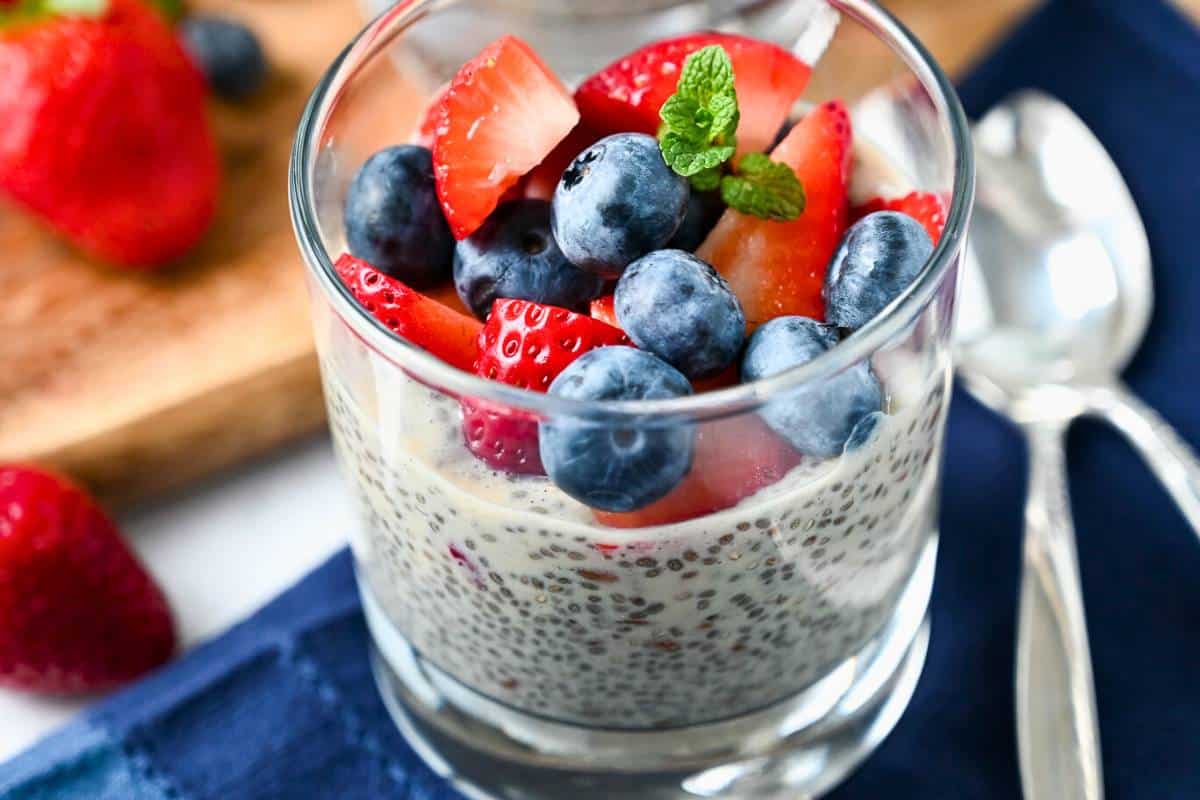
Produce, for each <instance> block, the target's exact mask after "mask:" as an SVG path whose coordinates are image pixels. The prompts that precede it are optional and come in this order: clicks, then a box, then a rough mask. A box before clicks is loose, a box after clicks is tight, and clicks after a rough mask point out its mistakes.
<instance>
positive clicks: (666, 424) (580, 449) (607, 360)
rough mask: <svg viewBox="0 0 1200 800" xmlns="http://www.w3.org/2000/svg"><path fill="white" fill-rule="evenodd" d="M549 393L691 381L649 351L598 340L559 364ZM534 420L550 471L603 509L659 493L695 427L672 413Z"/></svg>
mask: <svg viewBox="0 0 1200 800" xmlns="http://www.w3.org/2000/svg"><path fill="white" fill-rule="evenodd" d="M550 393H551V394H554V395H558V396H560V397H566V398H571V399H575V400H592V401H604V402H616V401H621V400H653V399H667V398H673V397H682V396H684V395H689V394H691V393H692V387H691V384H690V383H688V380H687V378H685V377H684V376H683V374H682V373H680V372H679V371H678V370H676V369H675V368H674V367H672V366H671V365H670V364H668V363H666V362H665V361H663V360H661V359H660V358H658V357H657V356H655V355H652V354H651V353H647V352H645V351H643V350H636V349H634V348H632V347H604V348H601V349H599V350H593V351H592V352H590V353H586V354H585V355H583V356H582V357H580V358H579V359H578V360H577V361H575V362H574V363H572V364H571V365H570V366H569V367H567V368H566V369H565V370H563V371H562V373H561V374H559V376H558V377H557V378H555V379H554V382H553V383H552V384H551V386H550ZM538 427H539V434H540V437H541V443H540V450H541V455H542V463H543V464H545V466H546V472H547V474H549V476H550V479H551V480H552V481H554V483H555V485H556V486H558V488H560V489H562V490H563V491H564V492H566V493H567V494H569V495H571V496H572V497H574V498H575V499H577V500H579V501H581V502H583V503H586V504H587V505H589V506H591V507H593V508H597V509H601V510H604V511H633V510H635V509H638V508H641V507H643V506H646V505H649V504H650V503H653V502H654V501H656V500H659V499H661V498H662V497H664V496H665V495H666V494H667V493H668V492H670V491H671V490H672V489H673V488H675V486H677V485H678V484H679V482H680V481H681V480H682V479H683V477H684V475H686V474H687V471H688V469H689V467H690V466H691V463H692V449H693V445H694V438H695V428H694V426H693V425H692V424H690V423H687V422H682V421H680V420H673V419H663V418H650V417H647V418H633V419H629V420H627V421H626V420H621V421H619V422H618V421H616V420H604V419H582V418H573V417H555V418H551V419H548V420H546V421H544V422H542V423H541V424H540V425H539V426H538Z"/></svg>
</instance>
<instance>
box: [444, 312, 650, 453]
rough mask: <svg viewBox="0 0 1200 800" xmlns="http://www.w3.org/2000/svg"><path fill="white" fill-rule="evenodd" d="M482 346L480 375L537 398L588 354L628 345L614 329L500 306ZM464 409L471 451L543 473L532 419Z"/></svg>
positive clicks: (578, 317)
mask: <svg viewBox="0 0 1200 800" xmlns="http://www.w3.org/2000/svg"><path fill="white" fill-rule="evenodd" d="M478 340H479V341H478V353H479V357H478V359H477V361H476V364H475V373H476V374H477V375H482V376H483V377H485V378H488V379H490V380H494V381H500V382H501V383H507V384H508V385H510V386H519V387H521V388H523V389H532V390H533V391H535V392H544V391H546V390H547V389H549V388H550V382H551V381H553V380H554V378H555V377H557V376H558V373H560V372H562V371H563V370H564V369H566V367H567V365H568V364H570V363H571V362H572V361H574V360H575V359H577V358H579V357H580V356H581V355H583V354H584V353H586V352H587V351H589V350H593V349H595V348H597V347H604V346H606V345H614V344H626V345H627V344H629V339H628V337H626V336H625V334H624V333H623V332H621V331H620V330H618V329H616V328H614V327H612V326H611V325H606V324H605V323H603V322H600V321H599V320H594V319H592V318H591V317H587V316H584V315H583V314H576V313H574V312H572V311H568V310H566V309H565V308H557V307H555V306H546V305H542V304H540V303H533V302H530V301H527V300H497V301H496V302H495V304H494V305H493V306H492V313H491V316H489V317H488V321H487V323H486V324H485V325H484V326H483V329H482V330H481V331H480V332H479V337H478ZM462 409H463V435H464V438H465V439H466V443H467V449H468V450H470V451H471V452H472V453H473V454H474V455H475V456H476V457H477V458H479V459H481V460H483V461H485V462H487V463H488V464H490V465H491V466H493V467H495V468H497V469H502V470H505V471H508V472H516V473H520V474H526V475H531V474H533V475H540V474H542V473H543V472H544V469H543V467H542V459H541V456H540V455H539V453H538V440H537V420H536V419H535V418H534V417H533V416H531V415H529V414H526V413H524V412H521V411H517V410H515V409H510V408H505V407H504V406H499V405H496V404H494V403H490V402H485V401H482V400H475V399H471V400H466V399H464V400H463V402H462Z"/></svg>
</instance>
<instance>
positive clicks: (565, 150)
mask: <svg viewBox="0 0 1200 800" xmlns="http://www.w3.org/2000/svg"><path fill="white" fill-rule="evenodd" d="M602 138H604V137H603V134H600V133H597V132H596V131H593V130H592V129H591V128H588V127H587V126H586V125H584V124H583V123H582V122H581V123H579V124H578V125H576V126H575V127H574V128H573V129H572V130H571V132H570V133H569V134H567V138H565V139H563V140H562V141H561V142H559V143H558V146H557V147H555V148H554V150H553V151H551V153H550V155H548V156H546V159H545V160H544V161H542V163H540V164H538V165H537V166H536V167H534V168H533V171H532V172H530V173H529V175H528V176H526V179H525V196H526V197H534V198H537V199H539V200H550V199H551V198H553V197H554V190H555V189H556V188H557V187H558V182H559V180H560V179H561V178H562V174H563V172H564V171H565V170H566V168H567V167H568V166H570V164H571V162H572V161H574V160H575V156H577V155H579V154H580V153H582V152H583V151H584V150H586V149H587V148H588V147H591V146H592V145H593V144H595V143H596V142H598V141H600V139H602Z"/></svg>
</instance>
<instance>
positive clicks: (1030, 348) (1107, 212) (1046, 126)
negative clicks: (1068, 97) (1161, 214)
mask: <svg viewBox="0 0 1200 800" xmlns="http://www.w3.org/2000/svg"><path fill="white" fill-rule="evenodd" d="M974 143H975V153H976V165H977V170H978V174H979V186H978V192H977V195H976V206H975V218H974V221H973V223H972V228H971V253H970V255H969V256H968V260H967V268H966V269H965V272H964V276H963V282H964V287H963V296H962V303H963V304H962V307H961V308H962V310H961V312H960V316H959V327H958V329H957V330H956V342H957V346H958V354H959V360H958V363H959V368H960V371H961V374H962V376H963V377H964V379H965V380H966V381H967V382H968V384H969V385H970V388H971V390H972V391H973V392H975V393H976V394H978V395H979V396H980V397H981V398H982V399H983V400H984V401H985V402H987V403H988V404H989V405H992V406H993V407H997V408H998V409H1000V410H1004V411H1006V412H1008V413H1012V412H1017V413H1018V415H1021V414H1022V413H1025V414H1030V413H1032V414H1044V413H1045V412H1046V406H1047V405H1049V406H1053V407H1058V404H1055V403H1047V402H1046V401H1045V399H1044V397H1038V398H1037V400H1038V402H1037V403H1025V404H1022V403H1021V402H1020V400H1021V398H1022V395H1023V394H1025V393H1027V392H1028V391H1029V390H1030V389H1031V388H1033V387H1041V386H1046V385H1068V386H1070V385H1081V384H1094V383H1097V382H1101V381H1105V380H1107V379H1108V378H1110V377H1111V376H1112V375H1113V374H1115V373H1116V372H1119V371H1120V370H1121V369H1122V368H1123V367H1124V366H1125V364H1126V363H1127V362H1128V360H1129V359H1130V358H1131V357H1132V355H1133V353H1134V351H1135V350H1136V349H1137V346H1138V343H1139V342H1140V341H1141V339H1142V336H1143V334H1144V333H1145V330H1146V326H1147V325H1148V324H1149V321H1150V314H1151V307H1152V302H1153V286H1152V283H1151V273H1150V248H1149V245H1148V243H1147V241H1146V232H1145V229H1144V227H1143V226H1142V222H1141V218H1140V217H1139V216H1138V212H1137V208H1136V206H1135V205H1134V203H1133V198H1132V197H1131V195H1130V193H1129V189H1128V188H1127V187H1126V185H1125V182H1124V180H1123V179H1122V178H1121V175H1120V173H1119V172H1118V171H1117V168H1116V166H1115V165H1114V164H1113V162H1112V160H1111V159H1110V158H1109V156H1108V154H1107V153H1106V152H1105V151H1104V148H1103V146H1102V145H1101V144H1100V142H1099V141H1097V140H1096V137H1095V136H1093V135H1092V133H1091V131H1089V130H1088V128H1087V127H1086V126H1085V125H1084V124H1083V123H1082V122H1081V121H1080V120H1079V118H1078V117H1076V116H1075V114H1074V113H1073V112H1072V111H1071V110H1070V109H1069V108H1067V107H1066V106H1064V105H1063V104H1062V103H1059V102H1058V101H1056V100H1054V99H1052V98H1050V97H1047V96H1046V95H1043V94H1040V93H1037V92H1022V93H1020V94H1018V95H1015V96H1014V97H1013V98H1011V99H1010V100H1009V101H1008V102H1006V103H1004V104H1002V105H1000V106H998V107H997V108H995V109H994V110H993V111H991V112H990V113H988V115H987V116H986V117H984V118H983V120H981V121H980V122H979V124H978V125H977V126H976V127H975V133H974ZM1035 394H1036V393H1035ZM1043 394H1044V393H1043ZM1022 405H1027V406H1036V408H1032V407H1031V408H1022ZM1062 408H1063V411H1064V413H1069V412H1070V411H1071V410H1072V409H1073V408H1075V406H1073V405H1072V404H1069V403H1068V404H1066V405H1063V406H1062Z"/></svg>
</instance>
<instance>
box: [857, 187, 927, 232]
mask: <svg viewBox="0 0 1200 800" xmlns="http://www.w3.org/2000/svg"><path fill="white" fill-rule="evenodd" d="M876 211H899V212H900V213H901V214H908V215H909V216H910V217H912V218H913V219H915V220H916V221H917V222H919V223H921V224H922V225H923V226H925V230H927V231H929V238H931V239H933V243H934V244H935V245H936V244H937V243H938V240H939V239H941V238H942V230H943V229H944V228H945V227H946V200H945V199H944V198H943V197H942V195H940V194H934V193H933V192H909V193H908V194H906V195H904V196H903V197H893V198H891V199H890V200H884V199H883V198H882V197H872V198H871V199H870V200H868V201H867V202H865V203H863V204H862V205H861V206H855V207H854V208H852V209H850V221H851V222H857V221H858V220H860V219H862V218H863V217H865V216H866V215H867V214H872V213H874V212H876Z"/></svg>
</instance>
